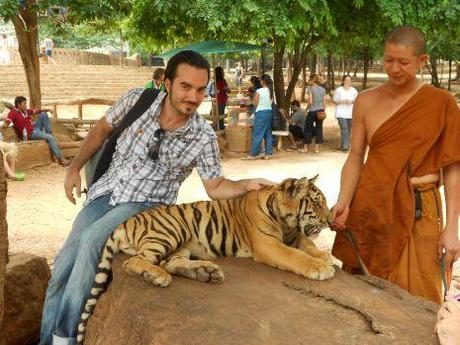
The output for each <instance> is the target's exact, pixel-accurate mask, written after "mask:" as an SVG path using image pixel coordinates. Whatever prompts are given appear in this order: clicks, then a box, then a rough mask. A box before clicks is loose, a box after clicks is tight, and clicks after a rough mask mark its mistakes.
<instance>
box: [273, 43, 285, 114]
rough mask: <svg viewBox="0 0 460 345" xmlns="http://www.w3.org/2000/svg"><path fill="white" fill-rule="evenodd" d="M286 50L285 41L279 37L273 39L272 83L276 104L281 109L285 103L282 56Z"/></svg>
mask: <svg viewBox="0 0 460 345" xmlns="http://www.w3.org/2000/svg"><path fill="white" fill-rule="evenodd" d="M285 50H286V41H285V40H284V39H282V38H279V37H276V36H275V37H274V39H273V83H274V92H275V97H276V103H277V104H278V106H279V107H280V108H283V106H284V103H285V93H284V77H283V56H284V51H285Z"/></svg>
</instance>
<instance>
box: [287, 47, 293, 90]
mask: <svg viewBox="0 0 460 345" xmlns="http://www.w3.org/2000/svg"><path fill="white" fill-rule="evenodd" d="M287 74H288V83H289V82H290V81H291V79H292V54H291V53H289V54H288V66H287Z"/></svg>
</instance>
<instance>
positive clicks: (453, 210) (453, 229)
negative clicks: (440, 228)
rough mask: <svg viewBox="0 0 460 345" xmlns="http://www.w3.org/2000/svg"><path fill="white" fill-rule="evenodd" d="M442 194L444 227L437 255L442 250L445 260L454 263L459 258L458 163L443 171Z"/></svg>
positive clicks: (459, 180) (459, 171)
mask: <svg viewBox="0 0 460 345" xmlns="http://www.w3.org/2000/svg"><path fill="white" fill-rule="evenodd" d="M443 175H444V194H445V200H446V227H445V229H444V232H443V234H442V235H441V238H440V240H439V254H441V253H442V249H444V250H445V251H446V253H447V254H448V256H447V260H448V261H449V262H454V261H455V260H457V259H458V257H459V256H460V242H459V239H458V225H459V217H460V198H459V197H458V195H459V193H460V162H457V163H454V164H451V165H449V166H447V167H446V168H444V169H443Z"/></svg>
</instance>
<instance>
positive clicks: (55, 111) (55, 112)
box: [53, 104, 58, 117]
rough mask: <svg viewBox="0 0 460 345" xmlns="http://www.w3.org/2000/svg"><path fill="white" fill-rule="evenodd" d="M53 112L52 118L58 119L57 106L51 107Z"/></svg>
mask: <svg viewBox="0 0 460 345" xmlns="http://www.w3.org/2000/svg"><path fill="white" fill-rule="evenodd" d="M53 110H54V114H53V116H54V117H58V113H57V104H54V105H53Z"/></svg>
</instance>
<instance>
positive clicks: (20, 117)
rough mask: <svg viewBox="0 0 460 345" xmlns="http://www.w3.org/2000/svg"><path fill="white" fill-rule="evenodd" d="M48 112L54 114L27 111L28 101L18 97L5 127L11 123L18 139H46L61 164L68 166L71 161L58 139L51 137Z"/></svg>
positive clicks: (34, 110) (32, 110) (41, 111)
mask: <svg viewBox="0 0 460 345" xmlns="http://www.w3.org/2000/svg"><path fill="white" fill-rule="evenodd" d="M46 112H51V113H52V112H53V111H52V110H50V109H42V110H37V109H27V99H26V98H25V97H23V96H19V97H16V99H15V100H14V108H13V109H11V111H10V112H9V113H8V116H7V118H6V119H5V123H4V124H3V127H4V128H6V127H8V126H9V125H10V123H13V127H14V130H15V132H16V134H17V136H18V138H19V139H22V140H29V139H30V140H39V139H45V140H46V142H47V143H48V145H49V147H50V149H51V151H52V152H53V155H54V156H55V157H56V158H57V160H58V162H59V164H60V165H62V166H67V165H69V161H68V160H67V159H65V158H64V157H63V155H62V153H61V151H60V150H59V148H58V146H57V143H56V139H54V137H53V136H52V135H51V123H50V120H49V118H48V115H47V114H46ZM37 115H38V116H37ZM32 116H33V118H34V120H36V122H35V124H34V125H32Z"/></svg>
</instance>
